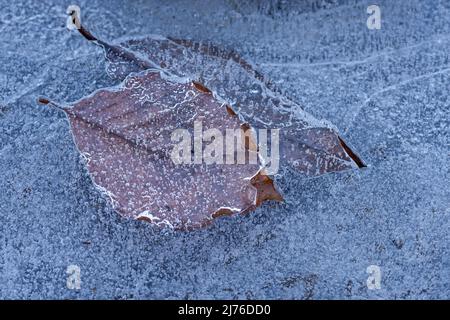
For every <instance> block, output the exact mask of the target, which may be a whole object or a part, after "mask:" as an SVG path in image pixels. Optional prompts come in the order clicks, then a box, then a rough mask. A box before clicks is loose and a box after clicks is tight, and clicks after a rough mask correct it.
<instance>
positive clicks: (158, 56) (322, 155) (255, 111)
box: [88, 35, 365, 176]
mask: <svg viewBox="0 0 450 320" xmlns="http://www.w3.org/2000/svg"><path fill="white" fill-rule="evenodd" d="M90 36H91V37H92V35H90ZM88 39H89V40H92V38H88ZM94 39H95V37H94ZM96 41H97V42H98V43H99V44H100V45H102V46H103V47H104V48H105V51H106V56H107V59H108V61H109V65H108V73H109V74H110V75H111V76H112V77H115V78H118V79H124V78H125V77H126V76H127V75H128V74H129V73H131V72H136V71H139V70H144V69H147V68H151V67H153V68H154V67H156V68H162V69H164V70H166V71H168V72H170V73H171V74H174V75H177V76H181V77H189V78H191V79H195V81H196V83H199V84H200V83H201V85H202V86H204V87H207V88H209V89H208V90H212V91H213V92H214V93H215V94H217V95H218V96H220V97H221V98H223V99H225V100H227V101H228V103H229V104H230V105H231V106H232V110H233V112H236V113H237V114H239V116H240V117H241V118H242V119H244V121H246V122H248V123H249V124H250V125H251V126H252V127H253V128H266V129H275V128H277V129H280V157H281V158H280V165H281V166H282V167H284V166H290V167H292V168H295V169H296V170H298V171H300V172H302V173H304V174H305V175H308V176H315V175H321V174H324V173H328V172H336V171H341V170H347V169H351V168H358V167H364V166H365V164H364V162H363V161H362V160H361V159H360V158H359V157H358V156H357V154H356V153H355V152H354V151H352V150H351V149H350V147H349V146H348V145H347V144H346V143H345V142H344V140H343V139H342V137H340V136H339V134H338V132H337V129H336V128H335V127H334V126H333V125H332V124H330V123H328V122H326V121H324V120H318V119H315V118H314V117H313V116H311V115H310V114H308V113H307V112H305V111H303V110H302V108H301V107H300V106H299V105H298V104H297V103H295V102H294V101H292V100H291V99H289V98H287V97H286V96H284V95H282V94H281V90H279V89H278V88H277V87H276V86H275V85H273V84H272V83H271V82H270V81H269V80H268V79H266V78H265V77H264V76H263V75H262V74H261V73H259V72H258V71H257V70H256V69H255V68H254V67H253V66H252V65H251V64H250V63H249V62H247V61H245V60H244V59H243V58H242V57H241V56H239V55H238V54H237V53H236V52H234V51H232V50H226V49H223V48H220V47H218V46H215V45H213V44H211V43H206V42H205V43H201V42H195V41H191V40H182V39H175V38H166V37H162V36H151V37H145V38H141V39H131V40H128V41H125V42H122V43H120V44H119V45H117V46H112V45H110V44H108V43H106V42H103V41H99V40H96Z"/></svg>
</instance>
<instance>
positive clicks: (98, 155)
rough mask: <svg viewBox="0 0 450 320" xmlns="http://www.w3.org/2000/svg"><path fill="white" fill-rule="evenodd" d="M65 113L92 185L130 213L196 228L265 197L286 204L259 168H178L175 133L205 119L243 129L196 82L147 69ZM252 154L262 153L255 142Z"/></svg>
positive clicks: (215, 125)
mask: <svg viewBox="0 0 450 320" xmlns="http://www.w3.org/2000/svg"><path fill="white" fill-rule="evenodd" d="M40 102H42V103H49V101H48V100H47V99H41V100H40ZM62 109H63V110H64V111H65V112H66V114H67V116H68V118H69V120H70V125H71V129H72V133H73V136H74V140H75V143H76V145H77V147H78V149H79V151H80V153H81V154H83V155H84V156H85V157H86V159H87V168H88V170H89V173H90V175H91V176H92V179H93V182H94V183H95V184H96V185H97V186H98V187H99V188H100V189H102V190H103V191H104V192H105V194H107V195H108V196H109V197H110V198H111V201H112V203H113V205H114V207H115V209H116V210H117V211H119V212H120V213H121V214H122V215H123V216H126V217H131V218H135V219H139V220H146V221H150V222H152V223H154V224H157V225H167V226H170V227H173V228H175V229H192V228H195V227H200V226H204V225H206V224H208V223H209V222H210V221H211V220H212V219H213V218H214V217H217V216H220V215H224V214H227V215H229V214H233V213H242V212H247V211H249V210H252V209H253V208H255V207H256V206H258V205H260V204H261V203H262V201H264V200H279V201H281V200H282V198H281V196H280V194H279V193H278V192H277V191H276V189H275V188H274V187H273V182H272V180H271V179H270V178H269V177H267V176H264V178H263V175H262V173H260V165H259V164H258V163H256V164H242V165H237V164H235V165H227V164H208V165H206V164H175V163H174V161H173V158H172V150H173V148H174V142H173V141H172V140H171V137H172V133H173V132H174V130H176V129H179V128H186V129H189V130H190V133H191V134H192V133H193V132H192V131H193V130H192V128H194V122H195V121H202V125H203V130H207V129H209V128H217V129H219V130H220V131H221V132H222V134H223V135H225V130H226V129H240V128H241V126H242V124H241V122H240V120H239V118H238V117H237V116H235V115H230V114H229V113H228V112H227V108H226V106H225V105H223V104H222V103H220V102H218V101H217V100H216V99H215V98H214V96H213V95H212V94H211V92H210V91H209V90H207V88H205V87H203V86H199V85H198V84H197V83H192V82H187V83H180V82H173V81H168V80H165V79H163V78H161V75H160V73H159V72H154V71H148V72H144V73H141V74H138V75H134V76H130V77H128V78H126V80H125V81H124V83H123V84H122V85H121V86H120V87H118V88H113V89H103V90H100V91H98V92H96V93H94V94H93V95H91V96H89V97H87V98H83V99H81V100H80V101H78V102H76V103H75V104H73V106H71V107H68V108H62ZM189 146H191V144H190V143H189ZM248 149H249V150H247V152H252V150H253V151H254V152H256V150H255V147H253V149H252V147H251V144H249V145H248ZM189 158H191V154H190V153H189Z"/></svg>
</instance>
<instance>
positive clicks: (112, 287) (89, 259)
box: [0, 0, 450, 299]
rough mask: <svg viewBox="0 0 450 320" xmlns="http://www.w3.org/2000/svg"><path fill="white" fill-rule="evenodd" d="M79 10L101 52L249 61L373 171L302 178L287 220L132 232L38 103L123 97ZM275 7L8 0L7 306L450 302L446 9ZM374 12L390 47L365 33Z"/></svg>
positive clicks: (283, 213) (4, 63) (0, 289)
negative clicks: (209, 47) (84, 301)
mask: <svg viewBox="0 0 450 320" xmlns="http://www.w3.org/2000/svg"><path fill="white" fill-rule="evenodd" d="M74 3H75V4H78V5H79V6H80V7H81V10H82V21H83V22H84V23H85V24H86V25H87V26H89V27H90V29H91V30H92V31H93V33H94V34H96V35H98V36H99V37H101V38H103V39H107V40H117V39H120V38H121V37H122V38H123V37H128V36H133V35H135V36H141V35H145V34H163V35H172V36H177V37H182V38H191V39H195V40H213V41H214V42H216V43H218V44H221V45H223V46H226V47H230V48H234V49H236V50H237V51H238V52H240V53H241V54H242V55H243V56H244V57H245V58H246V59H249V60H250V61H253V62H254V63H255V64H256V65H258V66H259V69H260V70H262V71H263V72H264V73H265V74H268V75H269V76H270V77H271V79H273V81H274V82H276V83H278V85H279V86H280V87H281V88H283V89H284V90H286V92H287V94H289V95H290V96H291V97H293V98H294V99H296V100H297V101H299V102H300V103H301V104H302V105H304V107H305V109H306V110H307V111H309V112H311V113H312V114H314V115H315V116H316V117H318V118H326V119H328V120H330V121H331V122H333V123H334V124H336V125H337V126H338V127H339V129H340V130H341V131H342V132H343V135H344V137H345V138H346V139H347V140H348V141H349V142H350V143H351V145H352V146H353V147H354V148H355V149H356V150H357V151H359V153H360V155H361V156H362V158H363V159H364V160H365V161H366V162H367V163H368V164H369V167H368V168H366V169H364V170H355V171H348V172H344V173H339V174H330V175H326V176H322V177H317V178H314V179H311V178H310V179H307V178H305V177H302V176H300V175H295V174H290V175H289V176H285V177H284V179H283V183H284V185H285V190H284V191H285V195H286V203H284V204H267V205H264V206H263V207H262V208H260V209H258V210H257V211H256V212H253V213H251V214H250V215H247V216H243V217H232V218H223V219H220V220H218V221H216V223H215V224H213V225H212V226H211V227H209V228H207V229H204V230H200V231H196V232H190V233H181V232H167V231H160V230H158V229H156V228H154V227H152V226H151V225H149V224H146V223H143V222H135V221H127V220H125V219H122V218H120V217H118V215H117V214H116V213H114V212H113V211H112V210H111V207H110V206H109V205H108V203H107V202H106V200H105V199H104V198H103V197H102V195H101V194H100V193H99V192H98V191H97V190H96V189H95V188H94V186H93V185H92V183H91V182H90V179H89V177H88V175H87V171H86V169H85V168H84V167H83V162H82V160H81V159H80V157H79V156H78V154H77V152H76V150H75V147H74V145H73V143H72V140H71V136H70V133H69V127H68V123H67V121H66V119H65V117H64V115H63V114H62V113H61V112H58V111H56V110H53V109H51V108H45V107H42V106H39V105H37V103H36V102H35V100H36V97H37V96H39V95H44V96H47V97H51V98H52V99H54V100H56V101H73V100H76V99H78V98H81V97H83V96H85V95H87V94H89V93H91V92H92V91H94V90H95V89H98V88H101V87H105V86H109V85H113V84H114V82H113V81H112V80H109V79H108V77H107V76H106V74H105V72H104V67H105V63H104V58H103V53H102V52H101V50H100V49H99V48H97V47H95V46H94V45H92V44H90V43H88V42H87V41H85V40H84V39H82V37H80V36H79V35H78V34H77V33H76V32H69V31H68V30H67V29H66V28H65V21H66V16H65V10H66V8H67V6H68V5H69V4H74ZM267 3H268V4H263V2H262V1H238V0H235V1H232V0H229V1H224V2H220V1H160V2H158V1H134V0H130V1H119V0H113V1H98V0H97V1H87V0H82V1H78V2H73V1H72V0H70V1H56V0H44V1H37V0H36V1H7V0H0V298H3V299H6V298H21V299H29V298H33V299H43V298H69V299H71V298H74V299H77V298H119V299H121V298H129V299H132V298H135V299H137V298H159V299H173V298H188V299H201V298H225V299H235V298H243V299H245V298H250V299H266V298H267V299H277V298H286V299H291V298H292V299H325V298H332V299H336V298H344V299H347V298H348V299H379V298H395V299H430V298H450V252H449V251H450V250H449V249H450V236H449V235H450V221H449V217H450V209H449V207H450V200H449V199H450V187H449V186H450V182H449V181H450V180H449V178H450V177H449V140H448V139H449V122H450V120H449V112H450V98H449V91H450V90H449V89H450V60H449V52H450V32H449V31H450V1H444V0H442V1H430V0H424V1H416V0H414V1H410V0H408V1H407V0H403V1H400V0H398V1H381V0H376V1H371V2H367V1H362V2H359V1H351V0H328V1H325V0H323V1H320V0H308V1H306V0H305V1H300V2H294V1H270V2H267ZM370 4H378V5H379V6H380V8H381V14H382V16H381V18H382V25H381V30H368V28H367V27H366V19H367V17H368V14H367V13H366V9H367V6H368V5H370ZM87 242H90V244H86V243H87ZM71 264H75V265H78V266H80V268H81V290H79V291H77V290H69V289H68V288H67V287H66V279H67V275H66V268H67V266H68V265H71ZM369 265H378V266H379V267H380V268H381V271H382V278H381V289H379V290H369V289H368V288H367V285H366V279H367V277H368V274H367V273H366V268H367V267H368V266H369Z"/></svg>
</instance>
